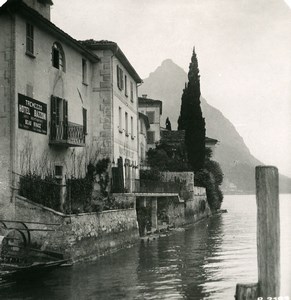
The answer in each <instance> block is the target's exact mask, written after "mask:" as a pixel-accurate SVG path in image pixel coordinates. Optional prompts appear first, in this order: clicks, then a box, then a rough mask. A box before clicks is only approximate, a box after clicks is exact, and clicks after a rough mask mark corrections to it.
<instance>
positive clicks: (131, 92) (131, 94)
mask: <svg viewBox="0 0 291 300" xmlns="http://www.w3.org/2000/svg"><path fill="white" fill-rule="evenodd" d="M130 101H131V102H133V83H132V81H131V82H130Z"/></svg>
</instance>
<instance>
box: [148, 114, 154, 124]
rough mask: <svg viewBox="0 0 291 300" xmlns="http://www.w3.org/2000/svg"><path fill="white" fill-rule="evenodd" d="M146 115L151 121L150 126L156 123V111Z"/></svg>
mask: <svg viewBox="0 0 291 300" xmlns="http://www.w3.org/2000/svg"><path fill="white" fill-rule="evenodd" d="M146 114H147V117H148V119H149V122H150V124H153V123H155V112H154V111H148V112H147V113H146Z"/></svg>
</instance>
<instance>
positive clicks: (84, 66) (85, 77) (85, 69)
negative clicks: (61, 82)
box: [82, 58, 87, 84]
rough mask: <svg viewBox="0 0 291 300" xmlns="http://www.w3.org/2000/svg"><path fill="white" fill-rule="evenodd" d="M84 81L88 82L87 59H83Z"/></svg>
mask: <svg viewBox="0 0 291 300" xmlns="http://www.w3.org/2000/svg"><path fill="white" fill-rule="evenodd" d="M82 83H84V84H87V60H86V59H84V58H83V59H82Z"/></svg>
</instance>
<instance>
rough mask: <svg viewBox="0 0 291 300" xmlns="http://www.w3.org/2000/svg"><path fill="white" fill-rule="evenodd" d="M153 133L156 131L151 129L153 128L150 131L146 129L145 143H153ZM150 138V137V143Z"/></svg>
mask: <svg viewBox="0 0 291 300" xmlns="http://www.w3.org/2000/svg"><path fill="white" fill-rule="evenodd" d="M155 134H156V132H155V131H153V130H152V131H147V143H148V144H149V145H152V144H154V143H155ZM151 135H152V136H151ZM150 139H152V143H151V141H150Z"/></svg>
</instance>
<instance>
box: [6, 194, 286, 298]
mask: <svg viewBox="0 0 291 300" xmlns="http://www.w3.org/2000/svg"><path fill="white" fill-rule="evenodd" d="M232 197H233V196H232ZM289 199H290V200H291V197H290V198H289ZM283 206H284V207H282V212H289V211H290V208H291V201H285V202H284V204H283ZM224 208H227V209H228V211H229V213H228V214H223V215H221V216H219V217H214V218H210V219H208V220H206V221H203V222H201V223H200V224H197V225H196V226H194V227H190V228H187V229H185V230H183V231H180V232H176V233H174V234H172V235H170V236H164V237H161V238H160V239H158V240H155V241H153V242H150V243H145V244H138V245H136V246H134V247H132V248H130V249H124V250H121V251H119V252H117V253H114V254H112V255H109V256H106V257H102V258H100V259H99V260H97V261H95V262H90V263H83V264H77V265H75V266H73V267H71V268H64V269H58V270H55V271H53V272H51V273H49V274H47V276H45V277H44V278H35V279H33V280H26V281H24V282H22V283H20V284H17V285H15V284H13V285H10V286H7V287H2V288H0V299H37V300H38V299H49V300H54V299H57V300H58V299H61V300H65V299H78V300H79V299H86V300H87V299H94V300H95V299H98V300H99V299H100V300H102V299H109V300H110V299H114V300H115V299H197V300H198V299H205V300H206V299H215V300H220V299H233V295H234V292H235V285H236V283H238V282H240V283H243V282H256V280H257V261H256V214H255V212H256V204H255V198H254V196H239V197H238V196H235V198H231V197H226V199H225V202H224ZM282 224H283V225H284V227H283V226H282V227H283V228H284V229H286V230H283V232H282V237H283V238H284V241H285V244H284V245H285V246H284V247H282V253H283V255H284V256H285V257H287V256H286V255H288V254H289V255H290V252H291V239H290V237H291V234H290V218H289V216H288V214H287V213H286V214H285V215H284V214H283V215H282ZM283 228H282V229H283ZM288 230H289V231H288ZM284 269H285V270H284ZM283 272H285V274H286V272H287V269H286V264H285V261H284V264H283ZM288 272H290V270H288ZM284 276H285V281H284V279H283V282H285V286H286V287H287V288H289V282H290V281H288V282H287V281H286V275H284ZM284 276H283V277H284ZM285 295H288V294H285ZM289 296H290V294H289Z"/></svg>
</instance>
